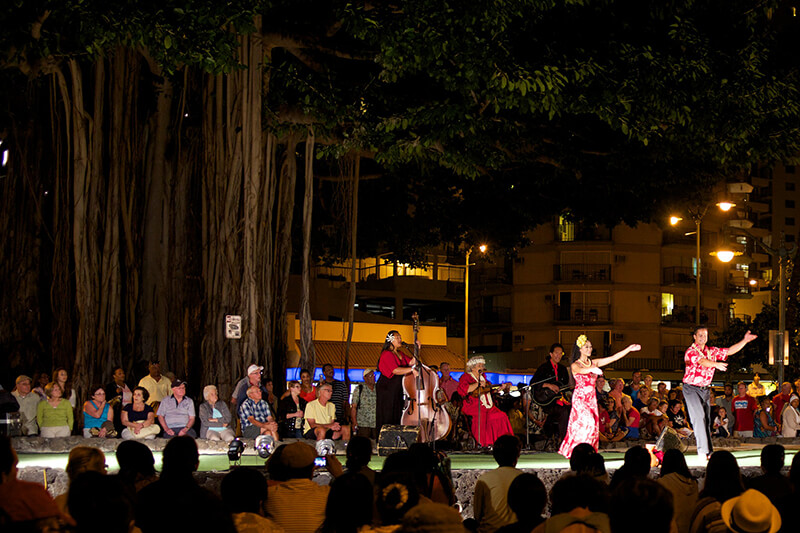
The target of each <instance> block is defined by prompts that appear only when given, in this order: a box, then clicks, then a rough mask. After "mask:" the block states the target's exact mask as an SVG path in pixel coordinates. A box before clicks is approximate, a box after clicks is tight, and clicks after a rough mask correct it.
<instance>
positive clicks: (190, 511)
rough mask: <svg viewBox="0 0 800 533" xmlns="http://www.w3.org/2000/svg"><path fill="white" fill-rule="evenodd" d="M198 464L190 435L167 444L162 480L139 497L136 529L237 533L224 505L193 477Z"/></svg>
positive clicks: (194, 445)
mask: <svg viewBox="0 0 800 533" xmlns="http://www.w3.org/2000/svg"><path fill="white" fill-rule="evenodd" d="M162 405H163V403H162ZM199 462H200V456H199V455H198V452H197V443H196V442H195V440H194V439H193V438H191V437H189V436H188V435H183V436H175V437H174V438H173V439H171V440H170V441H169V442H168V443H167V445H166V446H165V447H164V454H163V466H162V469H161V477H160V478H159V480H158V481H155V482H153V483H151V484H149V485H148V486H146V487H145V488H143V489H142V490H141V491H139V493H138V495H137V501H136V510H135V515H136V526H137V527H138V528H139V529H141V530H142V533H151V532H164V533H175V530H176V529H179V530H181V531H191V532H195V531H213V532H214V533H234V532H235V531H236V527H235V526H234V525H233V520H232V519H231V515H230V513H229V512H228V511H227V509H225V506H224V505H223V504H222V501H221V500H220V499H219V498H218V497H217V496H216V495H215V494H214V493H213V492H211V491H209V490H207V489H204V488H203V487H201V486H200V485H198V484H197V482H196V481H195V480H194V477H193V475H192V474H193V473H194V472H195V471H196V470H197V465H198V464H199Z"/></svg>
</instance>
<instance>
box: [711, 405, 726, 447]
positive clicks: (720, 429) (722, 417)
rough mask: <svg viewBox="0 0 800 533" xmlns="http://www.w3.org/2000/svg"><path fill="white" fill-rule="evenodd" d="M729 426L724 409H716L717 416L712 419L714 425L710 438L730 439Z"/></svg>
mask: <svg viewBox="0 0 800 533" xmlns="http://www.w3.org/2000/svg"><path fill="white" fill-rule="evenodd" d="M729 424H730V420H729V419H728V411H727V410H726V409H725V408H724V407H718V408H717V416H715V417H714V423H713V425H712V426H711V436H712V437H721V438H723V439H724V438H728V437H730V433H728V426H729Z"/></svg>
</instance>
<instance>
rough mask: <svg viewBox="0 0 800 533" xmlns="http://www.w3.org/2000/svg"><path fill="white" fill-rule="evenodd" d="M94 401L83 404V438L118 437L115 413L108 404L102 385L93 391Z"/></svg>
mask: <svg viewBox="0 0 800 533" xmlns="http://www.w3.org/2000/svg"><path fill="white" fill-rule="evenodd" d="M89 390H90V391H92V399H91V400H87V401H86V402H85V403H84V404H83V437H84V438H86V439H88V438H91V437H100V438H104V437H112V438H113V437H116V436H117V430H116V429H115V428H114V411H113V410H112V409H111V406H110V405H109V404H108V402H106V390H105V389H104V388H103V387H101V386H100V385H95V386H94V387H92V388H91V389H89Z"/></svg>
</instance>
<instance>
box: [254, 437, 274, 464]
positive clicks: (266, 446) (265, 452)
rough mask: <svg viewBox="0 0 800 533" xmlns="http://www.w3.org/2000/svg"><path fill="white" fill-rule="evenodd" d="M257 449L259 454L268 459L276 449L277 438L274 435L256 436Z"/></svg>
mask: <svg viewBox="0 0 800 533" xmlns="http://www.w3.org/2000/svg"><path fill="white" fill-rule="evenodd" d="M256 451H257V452H258V456H259V457H261V458H262V459H266V458H267V457H269V456H270V455H272V452H274V451H275V439H273V438H272V435H259V436H258V437H256Z"/></svg>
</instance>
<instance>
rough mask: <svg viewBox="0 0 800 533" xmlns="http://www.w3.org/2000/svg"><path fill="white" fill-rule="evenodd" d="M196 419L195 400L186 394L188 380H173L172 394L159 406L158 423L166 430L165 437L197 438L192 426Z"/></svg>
mask: <svg viewBox="0 0 800 533" xmlns="http://www.w3.org/2000/svg"><path fill="white" fill-rule="evenodd" d="M194 421H195V410H194V402H193V401H192V399H191V398H189V397H187V396H186V382H185V381H181V380H180V379H176V380H174V381H173V382H172V396H168V397H167V398H164V399H162V400H161V403H160V404H159V406H158V423H159V425H160V426H161V428H162V429H163V430H164V438H165V439H170V438H172V437H175V436H178V437H182V436H184V435H188V436H189V437H192V438H197V433H195V431H194V429H193V427H192V426H194Z"/></svg>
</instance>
